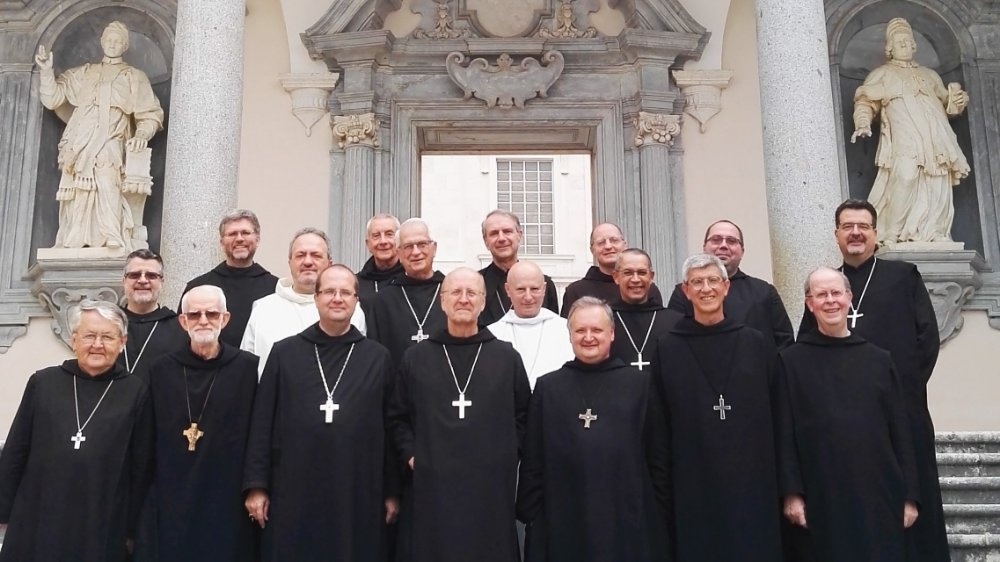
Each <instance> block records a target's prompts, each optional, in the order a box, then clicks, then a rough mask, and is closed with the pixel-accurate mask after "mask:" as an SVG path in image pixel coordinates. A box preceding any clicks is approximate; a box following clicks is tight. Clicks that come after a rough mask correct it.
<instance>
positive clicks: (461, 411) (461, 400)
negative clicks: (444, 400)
mask: <svg viewBox="0 0 1000 562" xmlns="http://www.w3.org/2000/svg"><path fill="white" fill-rule="evenodd" d="M451 405H452V406H454V407H456V408H458V419H460V420H464V419H465V408H466V407H468V406H472V400H466V399H465V393H461V392H460V393H459V394H458V400H452V402H451Z"/></svg>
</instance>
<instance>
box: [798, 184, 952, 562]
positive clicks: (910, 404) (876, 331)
mask: <svg viewBox="0 0 1000 562" xmlns="http://www.w3.org/2000/svg"><path fill="white" fill-rule="evenodd" d="M834 219H835V224H836V230H835V235H836V237H837V245H838V246H839V247H840V253H841V254H842V255H843V258H844V263H843V265H841V267H840V269H841V271H843V272H844V275H846V276H847V279H848V280H849V281H850V283H851V294H852V301H851V306H850V311H851V312H850V314H848V315H847V321H848V329H850V330H851V331H852V332H854V333H855V334H857V335H859V336H861V337H863V338H865V339H866V340H867V341H869V342H871V343H873V344H875V345H877V346H878V347H881V348H882V349H884V350H886V351H888V352H889V353H890V354H891V355H892V361H893V364H894V365H895V367H896V372H897V373H898V374H899V378H900V381H901V382H902V386H903V396H904V398H905V400H906V412H907V417H908V418H909V422H910V435H911V437H912V438H913V451H914V455H915V457H916V464H917V481H918V482H919V485H920V517H919V518H918V519H917V522H916V523H915V524H914V525H913V527H912V528H911V529H909V530H908V531H907V533H906V554H907V560H912V561H917V562H946V561H947V560H949V559H950V553H949V551H948V534H947V532H946V530H945V521H944V509H943V507H942V504H941V485H940V483H939V481H938V469H937V458H936V455H935V451H934V422H933V421H932V420H931V414H930V411H928V409H927V381H929V380H930V378H931V373H933V371H934V365H935V363H937V356H938V351H939V350H940V346H941V344H940V336H939V335H938V326H937V318H936V317H935V316H934V307H933V305H931V299H930V296H928V294H927V288H926V287H925V286H924V281H923V278H921V276H920V272H919V271H917V268H916V266H915V265H913V264H911V263H908V262H904V261H898V260H889V259H878V257H877V256H876V255H875V248H876V244H877V242H876V241H877V240H878V230H877V228H878V225H877V219H878V215H877V213H876V212H875V207H873V206H872V204H871V203H869V202H868V201H861V200H857V199H848V200H847V201H844V202H843V203H841V204H840V206H839V207H837V210H836V212H835V214H834ZM814 330H816V319H815V317H813V315H811V314H805V315H803V317H802V324H801V325H800V326H799V334H800V336H801V334H803V333H805V332H809V331H814Z"/></svg>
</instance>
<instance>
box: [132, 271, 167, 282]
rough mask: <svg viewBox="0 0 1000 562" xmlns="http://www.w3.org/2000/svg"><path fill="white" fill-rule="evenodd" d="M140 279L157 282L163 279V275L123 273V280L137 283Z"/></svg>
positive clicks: (135, 272) (148, 272) (139, 272)
mask: <svg viewBox="0 0 1000 562" xmlns="http://www.w3.org/2000/svg"><path fill="white" fill-rule="evenodd" d="M142 277H145V278H146V279H148V280H150V281H159V280H160V279H163V274H162V273H156V272H155V271H129V272H126V273H125V279H128V280H129V281H138V280H139V279H140V278H142Z"/></svg>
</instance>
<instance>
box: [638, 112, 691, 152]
mask: <svg viewBox="0 0 1000 562" xmlns="http://www.w3.org/2000/svg"><path fill="white" fill-rule="evenodd" d="M632 126H633V127H635V145H636V146H642V145H650V144H653V143H660V144H665V145H667V146H673V144H674V137H676V136H677V135H679V134H681V116H680V115H664V114H662V113H649V112H647V111H640V112H639V115H638V116H637V117H633V118H632Z"/></svg>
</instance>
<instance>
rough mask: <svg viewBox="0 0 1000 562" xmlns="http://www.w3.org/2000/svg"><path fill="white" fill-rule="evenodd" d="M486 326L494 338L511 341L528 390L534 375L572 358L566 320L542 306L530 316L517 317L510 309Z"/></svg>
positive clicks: (554, 367) (559, 366)
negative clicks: (525, 373) (526, 376)
mask: <svg viewBox="0 0 1000 562" xmlns="http://www.w3.org/2000/svg"><path fill="white" fill-rule="evenodd" d="M487 327H488V328H489V330H490V331H491V332H493V335H494V336H496V338H497V339H498V340H501V341H505V342H510V343H511V344H513V346H514V349H516V350H517V352H518V353H519V354H520V355H521V361H523V362H524V370H525V371H527V373H528V381H529V382H531V388H532V389H534V388H535V380H537V379H538V377H540V376H542V375H544V374H545V373H551V372H552V371H555V370H556V369H560V368H562V366H563V364H564V363H566V362H567V361H572V360H573V346H572V345H570V342H569V326H568V325H567V323H566V319H565V318H563V317H561V316H559V315H558V314H556V313H555V312H552V311H551V310H548V309H546V308H542V309H541V310H539V311H538V315H537V316H534V317H533V318H521V317H520V316H518V315H517V314H515V313H514V309H510V310H508V311H507V314H504V315H503V317H502V318H500V320H497V321H496V322H494V323H493V324H490V325H489V326H487Z"/></svg>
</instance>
